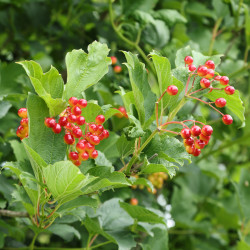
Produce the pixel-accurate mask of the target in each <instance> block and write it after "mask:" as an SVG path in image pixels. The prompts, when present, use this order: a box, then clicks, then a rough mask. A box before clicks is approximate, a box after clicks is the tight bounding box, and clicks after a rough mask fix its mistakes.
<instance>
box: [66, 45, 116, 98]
mask: <svg viewBox="0 0 250 250" xmlns="http://www.w3.org/2000/svg"><path fill="white" fill-rule="evenodd" d="M88 52H89V53H88V54H87V53H85V52H84V51H83V50H81V49H80V50H73V51H72V52H69V53H67V55H66V66H67V77H68V78H67V84H66V88H65V92H64V98H65V99H66V100H68V99H69V98H70V97H72V96H75V97H81V96H82V92H83V91H84V90H85V89H87V88H89V87H91V86H92V85H94V84H96V83H97V82H98V81H99V80H100V79H101V78H102V77H103V76H104V75H105V74H106V73H107V72H108V66H109V65H110V64H111V59H110V58H108V57H107V55H108V53H109V49H108V47H107V45H106V44H101V43H99V42H96V41H95V42H93V43H92V44H90V45H89V46H88Z"/></svg>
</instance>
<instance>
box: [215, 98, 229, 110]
mask: <svg viewBox="0 0 250 250" xmlns="http://www.w3.org/2000/svg"><path fill="white" fill-rule="evenodd" d="M226 104H227V101H226V99H224V98H218V99H216V101H215V106H216V107H218V108H223V107H225V106H226Z"/></svg>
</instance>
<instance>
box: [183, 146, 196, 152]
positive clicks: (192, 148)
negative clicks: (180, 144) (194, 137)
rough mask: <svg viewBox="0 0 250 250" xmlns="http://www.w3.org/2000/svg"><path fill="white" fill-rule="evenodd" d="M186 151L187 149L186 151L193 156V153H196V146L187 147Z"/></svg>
mask: <svg viewBox="0 0 250 250" xmlns="http://www.w3.org/2000/svg"><path fill="white" fill-rule="evenodd" d="M185 149H186V151H187V152H188V153H189V154H193V152H194V145H192V146H186V147H185Z"/></svg>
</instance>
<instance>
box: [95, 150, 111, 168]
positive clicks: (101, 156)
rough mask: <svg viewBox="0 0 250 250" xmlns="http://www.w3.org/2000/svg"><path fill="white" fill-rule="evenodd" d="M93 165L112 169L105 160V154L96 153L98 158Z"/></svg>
mask: <svg viewBox="0 0 250 250" xmlns="http://www.w3.org/2000/svg"><path fill="white" fill-rule="evenodd" d="M95 164H96V165H97V166H106V167H112V163H111V162H110V161H109V160H108V159H107V158H106V156H105V154H104V153H102V152H101V151H98V157H97V158H96V159H95Z"/></svg>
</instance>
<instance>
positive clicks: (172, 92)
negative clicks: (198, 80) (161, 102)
mask: <svg viewBox="0 0 250 250" xmlns="http://www.w3.org/2000/svg"><path fill="white" fill-rule="evenodd" d="M167 93H168V94H169V95H176V94H177V93H178V88H177V87H176V86H175V85H170V86H168V88H167Z"/></svg>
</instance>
